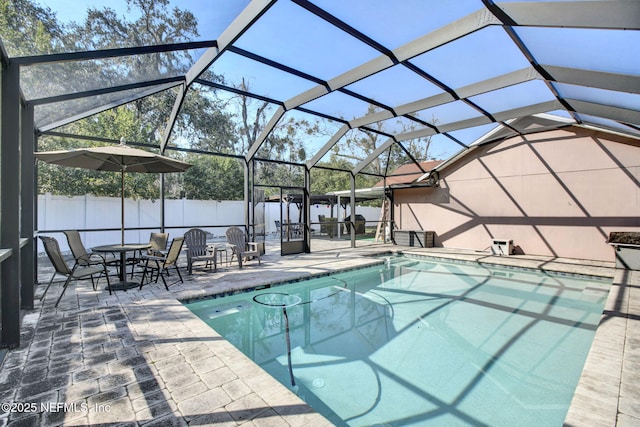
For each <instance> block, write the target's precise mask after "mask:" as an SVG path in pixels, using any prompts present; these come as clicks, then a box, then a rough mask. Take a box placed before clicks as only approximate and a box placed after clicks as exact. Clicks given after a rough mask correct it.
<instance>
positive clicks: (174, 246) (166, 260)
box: [140, 237, 184, 290]
mask: <svg viewBox="0 0 640 427" xmlns="http://www.w3.org/2000/svg"><path fill="white" fill-rule="evenodd" d="M183 244H184V237H176V238H175V239H173V241H172V242H171V246H170V247H169V251H168V252H167V254H166V256H157V255H145V254H143V255H142V259H143V260H144V271H143V272H142V280H141V281H140V289H142V287H143V286H144V279H145V277H146V276H147V271H150V272H151V277H150V279H149V281H151V280H153V274H154V271H155V272H156V280H155V282H156V283H158V277H160V278H162V283H164V287H165V288H166V290H169V285H168V284H167V280H166V279H165V277H164V275H165V273H168V271H169V267H174V268H175V269H176V271H177V272H178V278H179V280H176V281H175V282H173V283H171V285H174V284H176V283H178V282H180V283H182V282H184V281H183V280H182V275H181V274H180V269H179V268H178V257H179V256H180V251H182V245H183Z"/></svg>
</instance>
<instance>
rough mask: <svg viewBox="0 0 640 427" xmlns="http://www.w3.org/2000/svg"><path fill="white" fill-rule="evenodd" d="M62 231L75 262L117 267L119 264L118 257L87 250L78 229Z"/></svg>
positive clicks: (86, 265) (83, 264)
mask: <svg viewBox="0 0 640 427" xmlns="http://www.w3.org/2000/svg"><path fill="white" fill-rule="evenodd" d="M63 233H64V235H65V236H67V243H68V244H69V249H71V253H72V254H73V258H74V259H75V262H76V264H79V265H80V266H82V267H89V266H95V265H104V266H105V267H106V266H116V267H118V266H119V265H120V264H119V262H118V259H117V258H115V257H111V258H107V257H104V256H102V255H100V254H97V253H89V252H87V249H86V248H85V246H84V243H82V239H81V238H80V233H79V232H78V230H66V231H63Z"/></svg>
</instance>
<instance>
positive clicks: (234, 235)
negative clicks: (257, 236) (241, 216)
mask: <svg viewBox="0 0 640 427" xmlns="http://www.w3.org/2000/svg"><path fill="white" fill-rule="evenodd" d="M226 234H227V242H228V243H229V245H231V247H232V250H233V251H232V252H231V261H233V257H234V256H235V257H237V258H238V266H239V267H240V268H242V261H243V260H248V259H249V258H250V257H257V258H258V264H260V250H259V249H258V244H257V243H255V242H247V241H246V239H245V238H244V232H243V231H242V230H241V229H239V228H238V227H229V228H228V229H227V233H226Z"/></svg>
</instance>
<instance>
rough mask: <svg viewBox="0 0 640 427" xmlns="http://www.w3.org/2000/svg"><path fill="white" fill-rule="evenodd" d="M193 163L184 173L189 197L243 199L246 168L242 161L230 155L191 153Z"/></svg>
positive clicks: (185, 188)
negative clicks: (229, 156)
mask: <svg viewBox="0 0 640 427" xmlns="http://www.w3.org/2000/svg"><path fill="white" fill-rule="evenodd" d="M188 161H189V162H190V163H191V164H193V166H192V167H191V168H189V169H188V170H187V171H186V172H185V173H183V174H182V179H183V189H184V192H185V196H186V198H187V199H196V200H208V199H211V200H242V199H243V198H244V169H243V166H242V164H241V163H240V161H238V160H236V159H232V158H228V157H219V156H217V157H216V156H202V155H198V156H196V155H191V156H189V157H188Z"/></svg>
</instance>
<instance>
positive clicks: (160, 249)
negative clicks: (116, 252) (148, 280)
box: [127, 233, 169, 278]
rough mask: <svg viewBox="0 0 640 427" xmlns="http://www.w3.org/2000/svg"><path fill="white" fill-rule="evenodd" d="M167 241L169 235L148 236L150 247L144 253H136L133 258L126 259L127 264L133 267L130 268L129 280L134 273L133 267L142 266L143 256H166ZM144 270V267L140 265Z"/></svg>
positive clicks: (153, 234)
mask: <svg viewBox="0 0 640 427" xmlns="http://www.w3.org/2000/svg"><path fill="white" fill-rule="evenodd" d="M168 241H169V233H151V235H150V236H149V244H150V245H151V247H149V248H147V249H145V250H144V251H138V253H137V254H135V255H134V256H133V257H131V258H128V259H127V262H128V263H132V264H133V265H134V267H132V268H131V278H133V274H134V273H135V266H140V264H144V261H145V256H147V255H151V256H156V257H164V256H165V255H166V254H167V242H168ZM142 267H143V268H144V265H142Z"/></svg>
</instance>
